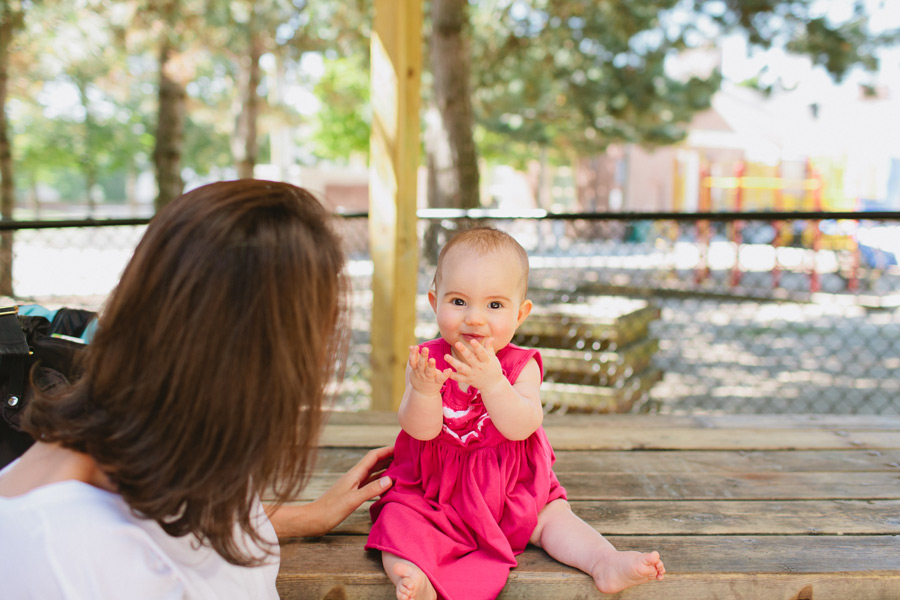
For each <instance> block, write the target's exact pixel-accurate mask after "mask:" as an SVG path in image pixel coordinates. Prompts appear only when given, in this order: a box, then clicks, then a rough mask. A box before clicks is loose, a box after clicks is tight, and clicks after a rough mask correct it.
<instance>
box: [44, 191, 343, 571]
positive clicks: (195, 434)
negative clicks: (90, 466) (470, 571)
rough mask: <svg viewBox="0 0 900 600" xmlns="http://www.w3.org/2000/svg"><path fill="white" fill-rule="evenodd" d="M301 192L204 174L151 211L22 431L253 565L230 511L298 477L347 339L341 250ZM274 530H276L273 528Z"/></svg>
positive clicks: (157, 514)
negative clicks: (58, 379)
mask: <svg viewBox="0 0 900 600" xmlns="http://www.w3.org/2000/svg"><path fill="white" fill-rule="evenodd" d="M329 218H330V217H329V215H328V214H327V212H326V211H325V209H324V208H323V207H322V205H321V204H320V203H319V202H318V201H317V200H316V199H315V198H314V197H313V196H312V195H311V194H309V193H308V192H307V191H305V190H303V189H301V188H298V187H295V186H292V185H289V184H285V183H277V182H266V181H256V180H239V181H230V182H220V183H213V184H210V185H206V186H203V187H200V188H197V189H195V190H193V191H190V192H188V193H186V194H184V195H183V196H181V197H179V198H178V199H176V200H175V201H174V202H172V203H171V204H170V205H169V206H167V207H166V208H165V209H163V210H162V211H160V213H159V214H158V215H157V216H156V217H155V218H154V219H153V220H152V222H151V223H150V225H149V227H148V229H147V232H146V234H145V235H144V237H143V239H142V240H141V242H140V243H139V244H138V247H137V249H136V250H135V253H134V256H133V257H132V259H131V261H130V263H129V264H128V266H127V267H126V268H125V271H124V273H123V275H122V278H121V281H120V283H119V285H118V287H117V288H116V290H115V291H114V292H113V294H112V295H111V297H110V299H109V301H108V303H107V304H106V306H105V307H104V309H103V311H102V313H101V316H100V324H99V329H98V332H97V334H96V336H95V337H94V339H93V341H92V342H91V344H90V345H89V346H88V347H87V349H86V350H85V353H84V354H85V356H84V362H83V375H82V376H81V379H80V380H79V382H78V383H77V384H76V385H75V386H74V387H73V388H72V389H71V390H70V391H68V392H67V393H65V394H64V395H63V396H62V397H55V398H50V397H42V398H36V399H35V400H34V401H33V402H32V404H31V406H30V408H29V412H28V413H27V415H26V423H27V429H28V431H29V432H30V433H31V434H32V435H34V436H36V437H40V438H41V439H43V440H44V441H48V442H59V443H61V444H62V445H63V446H66V447H68V448H72V449H74V450H77V451H80V452H85V453H87V454H89V455H90V456H92V457H93V458H94V459H95V460H96V461H97V462H98V464H99V465H100V466H101V467H102V468H103V470H104V471H105V472H106V473H107V474H108V476H109V477H110V479H111V481H112V482H113V484H114V485H115V486H116V487H117V488H118V491H119V493H120V494H121V495H122V497H123V498H124V499H125V500H126V501H127V502H128V504H129V505H130V506H131V508H132V510H133V511H135V512H136V513H137V514H139V515H140V516H142V517H146V518H149V519H154V520H156V521H157V522H158V523H159V524H160V526H162V528H163V529H164V530H165V531H166V532H167V533H169V534H170V535H173V536H181V535H185V534H189V533H192V534H195V535H196V536H197V537H198V538H199V539H200V540H202V541H203V542H204V543H207V544H209V545H210V546H211V547H212V548H214V549H215V550H216V551H217V552H218V553H219V554H220V555H222V556H223V557H224V558H225V559H226V560H228V561H229V562H231V563H234V564H239V565H251V564H257V563H259V562H260V560H261V559H264V558H265V555H263V556H262V557H260V554H259V553H258V552H253V551H252V549H251V551H250V552H248V548H247V547H245V546H242V545H241V544H240V543H238V540H237V537H236V535H235V524H237V525H238V526H239V527H240V529H241V530H243V531H244V532H245V533H246V534H247V535H248V536H249V538H250V539H251V540H253V542H254V544H255V546H256V547H257V549H258V548H263V549H266V550H268V549H269V548H268V546H267V545H266V544H267V542H266V540H263V539H262V538H261V537H260V536H259V534H258V533H257V531H256V529H255V526H254V523H253V522H252V518H251V517H252V510H251V507H252V506H253V503H254V501H255V498H256V497H257V495H261V494H262V493H263V492H264V491H265V492H266V494H267V496H268V497H270V498H272V497H273V498H274V501H275V503H280V502H284V501H285V500H287V499H289V498H291V497H293V496H294V495H296V493H297V492H298V491H299V490H300V489H301V488H302V486H303V485H304V484H305V483H306V481H307V476H308V472H309V467H310V463H311V457H312V455H313V453H314V447H315V445H316V440H317V436H318V432H319V428H320V424H321V419H322V410H321V405H322V401H323V395H324V391H323V390H324V388H325V385H326V384H327V383H328V381H329V378H330V377H331V376H332V375H333V374H334V369H335V367H336V366H337V365H338V364H339V360H340V359H341V357H343V353H344V350H345V339H346V338H345V335H346V334H345V332H346V328H345V327H344V322H343V319H344V316H345V314H346V313H345V310H344V306H343V302H344V301H345V298H346V295H345V293H344V292H345V284H344V278H343V276H342V274H341V273H342V269H343V266H344V256H343V253H342V251H341V245H340V240H339V238H338V237H337V235H336V234H335V233H334V231H333V230H332V229H331V227H330V223H329ZM269 542H271V540H269Z"/></svg>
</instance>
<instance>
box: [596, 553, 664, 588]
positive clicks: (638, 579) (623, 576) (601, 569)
mask: <svg viewBox="0 0 900 600" xmlns="http://www.w3.org/2000/svg"><path fill="white" fill-rule="evenodd" d="M665 572H666V567H665V566H664V565H663V562H662V561H661V560H660V559H659V552H655V551H654V552H646V553H643V554H642V553H640V552H614V553H611V554H607V555H605V556H604V557H603V558H601V559H600V560H598V561H597V563H596V564H595V565H594V567H593V568H592V569H591V577H593V578H594V584H595V585H596V586H597V589H598V590H600V591H601V592H603V593H604V594H615V593H616V592H621V591H622V590H624V589H625V588H628V587H631V586H633V585H638V584H639V583H646V582H648V581H653V580H654V579H662V578H663V574H665Z"/></svg>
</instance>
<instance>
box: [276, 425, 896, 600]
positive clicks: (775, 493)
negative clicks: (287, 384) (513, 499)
mask: <svg viewBox="0 0 900 600" xmlns="http://www.w3.org/2000/svg"><path fill="white" fill-rule="evenodd" d="M545 428H546V429H547V433H548V437H549V438H550V439H551V442H552V443H553V444H554V448H555V450H556V456H557V462H556V464H555V466H554V470H555V471H556V472H557V474H558V476H559V478H560V481H561V482H562V483H563V485H565V486H566V488H567V490H568V492H569V499H570V503H571V505H572V508H573V510H574V511H575V513H576V514H578V515H579V516H581V517H582V518H583V519H584V520H585V521H586V522H588V523H589V524H590V525H591V526H593V527H594V528H596V529H597V530H599V531H601V532H602V533H603V534H604V535H606V536H607V538H608V539H609V540H610V541H611V542H612V543H613V544H614V545H615V546H616V547H617V548H619V549H622V550H651V549H656V550H659V551H660V553H661V555H662V557H663V560H664V561H665V562H666V568H667V575H666V578H665V580H664V581H662V582H654V583H650V584H647V585H642V586H638V587H636V588H631V589H628V590H625V591H624V592H622V593H620V594H616V595H611V596H604V595H603V594H600V593H599V592H598V591H597V590H596V589H595V588H594V586H593V583H592V581H591V580H590V578H589V577H588V576H587V575H585V574H583V573H581V572H579V571H577V570H574V569H572V568H570V567H567V566H565V565H562V564H560V563H558V562H556V561H555V560H553V559H551V558H550V557H549V556H547V555H546V554H545V553H544V552H543V551H542V550H540V549H537V548H532V547H529V549H527V550H526V552H525V553H524V554H523V555H522V556H521V557H520V562H519V566H518V567H517V568H516V569H514V570H513V571H512V572H511V574H510V577H509V580H508V583H507V585H506V588H505V589H504V591H503V593H502V594H501V595H500V598H501V599H503V600H513V599H515V600H520V599H524V600H537V599H549V598H552V599H556V598H565V599H569V598H590V599H600V598H616V599H622V600H650V599H653V600H657V599H665V600H707V599H709V600H713V599H715V600H731V599H741V600H900V418H895V417H877V416H849V417H845V416H839V417H820V416H803V415H799V416H797V415H794V416H782V415H768V416H722V417H719V416H662V417H660V416H642V415H577V416H575V415H547V417H546V419H545ZM397 431H398V429H397V425H396V415H394V414H392V413H359V414H333V415H331V418H330V421H329V426H328V428H327V429H326V431H325V434H324V435H323V439H322V445H323V446H324V447H323V448H322V450H321V453H320V456H319V460H318V461H317V463H316V468H315V473H314V475H313V478H312V481H311V483H310V486H309V487H308V488H307V490H306V491H305V492H304V494H303V496H304V497H306V498H309V499H311V498H313V497H315V496H316V495H318V494H319V493H320V492H321V491H323V490H324V489H326V488H327V486H328V485H330V484H331V483H333V482H334V481H335V480H336V478H337V477H338V476H339V475H340V474H341V473H343V472H344V471H345V470H346V469H347V468H349V467H350V466H352V465H353V464H354V463H355V462H356V461H357V460H359V458H360V457H361V456H362V455H363V453H364V452H365V451H366V450H367V449H368V448H371V447H375V446H378V445H382V444H389V443H391V442H392V441H393V438H394V437H395V436H396V433H397ZM367 511H368V504H367V505H365V506H363V507H361V508H360V509H359V510H357V511H355V512H354V513H353V514H352V515H351V516H350V517H349V518H348V519H347V520H346V521H344V523H342V524H341V525H340V526H339V527H338V528H337V529H335V531H334V532H332V534H331V535H328V536H325V537H323V538H319V539H315V540H286V541H285V542H284V544H283V546H282V569H281V573H280V574H279V580H278V586H279V591H280V593H281V595H282V598H286V599H298V598H304V599H307V598H313V599H330V600H337V599H340V598H343V599H347V600H351V599H366V600H370V599H375V600H377V599H379V598H384V599H386V600H390V599H393V598H394V597H395V594H394V590H393V588H392V586H391V585H390V583H389V580H388V578H387V576H386V575H385V574H384V573H383V571H382V568H381V561H380V557H379V556H378V554H377V553H375V552H367V551H366V550H364V544H365V539H366V538H365V536H366V535H367V534H368V531H369V528H370V521H369V516H368V512H367Z"/></svg>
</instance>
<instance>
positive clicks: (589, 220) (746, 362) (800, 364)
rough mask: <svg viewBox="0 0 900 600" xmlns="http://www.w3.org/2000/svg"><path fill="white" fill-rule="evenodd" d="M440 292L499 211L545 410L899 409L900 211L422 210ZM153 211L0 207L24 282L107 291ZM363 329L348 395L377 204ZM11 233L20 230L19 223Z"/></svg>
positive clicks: (24, 285) (349, 229) (349, 225)
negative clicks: (24, 213)
mask: <svg viewBox="0 0 900 600" xmlns="http://www.w3.org/2000/svg"><path fill="white" fill-rule="evenodd" d="M419 217H420V220H419V239H420V241H421V250H422V260H421V261H420V263H421V268H420V274H419V281H418V291H419V294H420V302H419V311H418V314H417V328H416V332H417V336H418V337H419V338H420V339H426V338H428V337H431V336H433V335H436V328H435V326H434V320H433V316H432V315H431V314H430V312H431V311H430V308H429V307H428V304H427V301H426V300H425V294H426V292H427V289H428V286H429V285H430V283H431V278H432V276H433V266H432V265H433V264H434V262H435V258H436V253H437V250H438V249H439V248H440V247H441V246H442V245H443V243H444V242H445V241H446V239H447V238H448V237H449V236H450V235H452V234H453V233H454V232H455V231H456V230H458V229H460V228H463V227H468V226H471V225H474V224H488V225H493V226H496V227H499V228H501V229H504V230H505V231H508V232H509V233H511V234H512V235H514V236H515V237H516V238H517V239H518V240H519V241H520V242H521V243H522V245H523V246H524V247H525V248H526V250H527V251H528V252H529V255H530V259H531V274H530V288H531V296H532V298H533V299H534V300H535V303H536V305H537V308H536V310H535V313H534V315H533V317H532V318H529V320H528V321H526V325H527V327H526V326H523V329H522V330H521V331H520V333H521V334H522V335H521V336H520V337H519V338H517V342H519V343H522V344H531V345H535V346H539V347H541V348H542V354H543V355H544V357H545V368H546V383H545V386H544V394H545V400H546V401H547V404H548V410H572V411H574V410H587V411H603V410H634V411H636V410H644V411H659V412H666V413H697V412H723V413H772V412H776V413H838V414H850V413H867V414H898V413H900V399H898V398H900V393H898V392H900V345H898V344H900V341H898V340H900V335H898V334H900V310H898V306H900V270H898V267H897V260H896V258H897V257H896V254H894V252H893V248H894V247H895V246H896V247H898V248H900V214H898V213H859V214H857V213H837V214H836V213H767V214H759V213H756V214H743V213H741V214H734V213H729V214H724V213H715V214H699V215H684V214H679V213H656V214H643V213H641V214H627V215H617V214H609V213H602V214H598V215H593V214H591V215H583V214H573V215H547V214H546V213H543V212H542V211H533V212H529V213H524V214H523V213H517V214H511V213H498V212H497V211H468V212H459V211H434V210H430V211H422V212H421V213H420V215H419ZM145 224H146V220H129V221H128V222H125V223H122V224H120V223H117V222H114V221H104V222H67V223H66V224H65V227H64V228H62V227H59V226H58V225H51V224H46V223H44V224H39V223H29V224H27V227H24V228H23V227H20V226H17V224H15V223H9V222H5V223H0V231H4V232H14V233H13V234H12V236H13V252H14V262H13V283H14V292H15V298H16V299H17V300H20V301H36V302H40V303H44V304H70V305H72V304H77V305H84V306H89V307H97V306H99V305H100V303H101V302H102V301H103V299H104V298H105V296H106V295H107V294H108V293H109V291H110V290H111V289H112V287H113V286H114V285H115V282H116V280H117V278H118V276H119V274H120V272H121V269H122V267H124V265H125V263H126V262H127V260H128V258H129V257H130V255H131V253H132V251H133V249H134V246H135V245H136V243H137V241H138V240H139V239H140V236H141V235H142V233H143V231H144V228H145ZM340 226H341V228H342V232H343V235H344V239H345V240H346V243H347V253H348V256H349V258H350V261H349V265H348V273H349V275H350V277H351V280H352V283H353V315H352V317H353V323H354V332H353V338H352V346H351V350H350V356H349V359H348V365H347V370H346V376H345V377H346V381H345V385H344V386H343V396H342V397H341V400H340V403H341V406H343V407H346V408H349V409H360V408H365V407H366V406H367V405H368V404H367V403H368V379H369V354H370V351H371V350H370V346H369V331H368V323H369V322H370V319H371V310H370V307H371V293H370V290H371V276H372V265H371V261H370V260H369V254H368V220H367V218H366V215H344V216H343V217H342V218H341V220H340ZM4 235H9V234H4Z"/></svg>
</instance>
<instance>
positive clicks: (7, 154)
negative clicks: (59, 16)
mask: <svg viewBox="0 0 900 600" xmlns="http://www.w3.org/2000/svg"><path fill="white" fill-rule="evenodd" d="M18 16H19V15H18V14H16V13H12V12H11V9H10V8H9V7H8V6H5V7H4V8H3V12H2V13H0V216H2V218H3V219H12V217H13V209H14V208H15V204H16V196H15V192H16V189H15V185H14V180H13V161H12V147H11V144H10V141H9V124H8V123H7V120H6V92H7V85H8V81H9V49H10V45H11V44H12V37H13V32H14V31H15V26H16V23H15V21H16V19H17V18H18ZM12 262H13V233H12V232H11V231H4V232H2V233H0V294H2V295H4V296H12V294H13V286H12Z"/></svg>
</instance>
